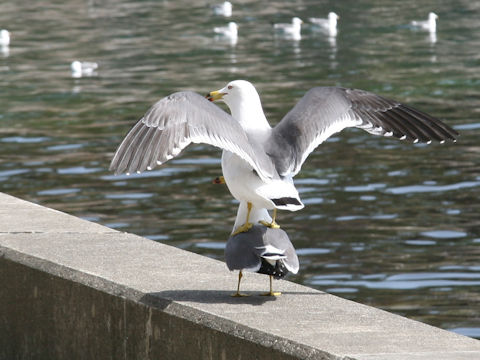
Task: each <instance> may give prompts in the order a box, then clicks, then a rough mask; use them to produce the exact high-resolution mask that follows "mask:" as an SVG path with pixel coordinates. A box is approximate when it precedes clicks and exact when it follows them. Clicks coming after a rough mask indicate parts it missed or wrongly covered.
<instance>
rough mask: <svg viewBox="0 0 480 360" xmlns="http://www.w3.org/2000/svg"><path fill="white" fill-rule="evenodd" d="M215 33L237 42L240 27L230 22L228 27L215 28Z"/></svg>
mask: <svg viewBox="0 0 480 360" xmlns="http://www.w3.org/2000/svg"><path fill="white" fill-rule="evenodd" d="M213 31H214V32H215V33H216V34H218V35H220V36H223V37H226V38H229V39H232V40H236V39H237V37H238V25H237V24H236V23H235V22H233V21H230V22H229V23H228V25H227V26H220V27H215V28H213Z"/></svg>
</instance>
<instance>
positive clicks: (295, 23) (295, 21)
mask: <svg viewBox="0 0 480 360" xmlns="http://www.w3.org/2000/svg"><path fill="white" fill-rule="evenodd" d="M292 24H293V26H298V27H300V26H301V25H302V24H303V20H302V19H300V18H299V17H296V16H295V17H294V18H293V19H292Z"/></svg>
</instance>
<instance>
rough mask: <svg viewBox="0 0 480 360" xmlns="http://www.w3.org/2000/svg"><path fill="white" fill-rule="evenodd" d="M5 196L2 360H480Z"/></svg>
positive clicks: (375, 317)
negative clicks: (239, 288) (269, 293)
mask: <svg viewBox="0 0 480 360" xmlns="http://www.w3.org/2000/svg"><path fill="white" fill-rule="evenodd" d="M236 279H237V274H236V273H231V272H229V271H228V270H227V268H226V266H225V264H224V263H222V262H219V261H215V260H212V259H208V258H205V257H202V256H200V255H196V254H193V253H189V252H186V251H183V250H180V249H176V248H173V247H170V246H167V245H163V244H159V243H156V242H154V241H150V240H148V239H144V238H141V237H138V236H135V235H131V234H125V233H120V232H117V231H114V230H111V229H108V228H105V227H103V226H100V225H97V224H94V223H90V222H87V221H83V220H81V219H78V218H75V217H72V216H69V215H67V214H64V213H61V212H58V211H55V210H52V209H47V208H44V207H41V206H38V205H35V204H32V203H28V202H25V201H22V200H19V199H16V198H14V197H11V196H8V195H5V194H1V193H0V359H8V360H10V359H177V360H178V359H276V360H283V359H363V360H380V359H381V360H400V359H402V360H404V359H409V360H410V359H412V360H417V359H418V360H420V359H425V360H426V359H437V360H442V359H472V360H473V359H480V341H477V340H474V339H470V338H467V337H464V336H461V335H457V334H454V333H451V332H448V331H444V330H441V329H437V328H434V327H431V326H428V325H425V324H422V323H419V322H416V321H412V320H408V319H405V318H402V317H400V316H397V315H393V314H390V313H387V312H385V311H382V310H378V309H375V308H372V307H368V306H365V305H361V304H357V303H354V302H351V301H348V300H344V299H341V298H338V297H335V296H332V295H329V294H326V293H322V292H319V291H316V290H313V289H311V288H308V287H304V286H300V285H297V284H294V283H290V282H288V281H278V282H275V286H276V289H278V290H281V291H282V292H283V295H282V296H280V297H278V298H269V297H262V296H256V294H258V293H260V292H263V291H265V290H266V289H267V288H268V277H266V276H262V275H258V274H247V276H246V277H245V278H244V282H243V290H244V291H245V292H250V293H252V294H253V295H254V296H250V297H247V298H232V297H231V296H230V294H231V293H232V291H233V290H234V288H235V286H236Z"/></svg>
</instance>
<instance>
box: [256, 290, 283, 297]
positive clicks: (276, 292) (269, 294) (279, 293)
mask: <svg viewBox="0 0 480 360" xmlns="http://www.w3.org/2000/svg"><path fill="white" fill-rule="evenodd" d="M280 295H282V293H281V292H280V291H269V292H266V293H263V294H260V296H280Z"/></svg>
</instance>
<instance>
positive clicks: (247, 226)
mask: <svg viewBox="0 0 480 360" xmlns="http://www.w3.org/2000/svg"><path fill="white" fill-rule="evenodd" d="M252 226H253V224H252V223H250V222H246V223H245V224H243V225H240V226H239V227H238V228H237V230H235V231H234V232H233V234H232V235H237V234H240V233H242V232H247V231H248V230H250V229H251V228H252Z"/></svg>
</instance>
